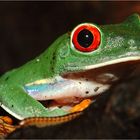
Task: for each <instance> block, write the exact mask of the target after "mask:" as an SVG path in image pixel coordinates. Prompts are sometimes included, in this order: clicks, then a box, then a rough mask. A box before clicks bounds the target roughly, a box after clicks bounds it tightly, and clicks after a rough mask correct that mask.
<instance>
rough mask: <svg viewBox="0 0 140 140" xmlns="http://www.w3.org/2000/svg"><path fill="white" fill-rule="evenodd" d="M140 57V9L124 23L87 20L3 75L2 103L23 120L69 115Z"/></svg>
mask: <svg viewBox="0 0 140 140" xmlns="http://www.w3.org/2000/svg"><path fill="white" fill-rule="evenodd" d="M139 60H140V18H139V15H137V14H134V15H132V16H130V17H128V18H127V19H126V20H125V21H124V22H122V23H120V24H111V25H101V26H100V25H96V24H93V23H82V24H79V25H78V26H76V27H75V28H74V29H73V30H72V31H71V33H66V34H64V35H62V36H61V37H59V38H58V39H57V40H56V41H55V42H54V43H53V44H52V45H51V46H50V47H49V48H48V49H47V50H46V51H45V52H44V53H42V54H41V55H40V56H38V57H36V58H35V59H34V60H31V61H30V62H28V63H26V64H24V65H23V66H21V67H19V68H16V69H14V70H11V71H9V72H7V73H5V74H4V75H3V76H1V78H0V105H1V107H2V108H3V109H5V110H6V111H7V112H9V113H10V114H11V115H13V116H14V117H16V118H17V119H19V120H23V119H25V118H28V117H53V116H63V115H67V114H70V113H71V112H75V111H79V110H78V109H77V110H76V109H75V107H77V105H78V104H82V105H84V104H85V102H84V101H87V100H90V101H94V100H95V98H96V96H98V95H99V94H101V93H102V92H104V91H105V90H107V89H108V88H109V87H110V86H111V85H112V84H113V83H114V82H115V81H117V80H119V79H120V78H121V77H123V76H124V75H125V74H127V72H128V71H129V69H130V68H131V67H130V65H131V64H134V63H138V61H139ZM83 102H84V103H83Z"/></svg>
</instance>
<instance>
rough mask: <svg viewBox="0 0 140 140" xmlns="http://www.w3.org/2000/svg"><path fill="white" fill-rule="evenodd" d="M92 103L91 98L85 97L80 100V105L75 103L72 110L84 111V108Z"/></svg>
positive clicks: (72, 111)
mask: <svg viewBox="0 0 140 140" xmlns="http://www.w3.org/2000/svg"><path fill="white" fill-rule="evenodd" d="M90 103H91V100H90V99H85V100H83V101H82V102H80V103H79V104H78V105H75V106H74V107H73V108H72V109H71V110H70V112H71V113H74V112H79V111H83V110H84V109H86V108H87V107H88V106H89V105H90Z"/></svg>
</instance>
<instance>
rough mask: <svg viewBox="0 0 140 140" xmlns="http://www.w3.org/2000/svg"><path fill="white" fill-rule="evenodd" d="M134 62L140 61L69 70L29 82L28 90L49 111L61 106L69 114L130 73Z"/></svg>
mask: <svg viewBox="0 0 140 140" xmlns="http://www.w3.org/2000/svg"><path fill="white" fill-rule="evenodd" d="M134 63H137V61H128V62H121V63H116V64H110V65H106V66H101V67H96V68H89V69H86V70H85V71H77V72H69V73H68V72H67V73H65V74H62V75H61V76H56V77H55V78H52V79H43V80H38V81H35V82H33V83H30V84H27V85H26V86H25V90H26V91H27V93H28V94H29V95H30V96H31V97H33V98H34V99H36V100H38V101H39V102H40V103H42V104H43V105H44V106H45V107H47V108H48V109H50V110H53V109H56V108H59V109H62V110H64V111H66V112H67V113H71V112H76V111H81V110H82V109H85V108H86V107H87V106H88V105H89V104H90V103H91V102H92V101H94V100H95V99H96V97H97V96H99V95H100V94H101V93H103V92H104V91H106V90H107V89H108V88H109V87H110V86H111V85H112V83H114V82H116V81H118V80H119V79H120V77H122V78H124V77H125V76H126V75H127V74H129V73H130V71H132V70H133V69H134V68H135V65H134ZM130 65H131V66H130ZM89 100H90V101H89ZM83 104H84V106H83ZM78 105H79V106H78ZM80 105H82V107H81V106H80ZM73 108H74V109H73ZM75 108H76V109H75Z"/></svg>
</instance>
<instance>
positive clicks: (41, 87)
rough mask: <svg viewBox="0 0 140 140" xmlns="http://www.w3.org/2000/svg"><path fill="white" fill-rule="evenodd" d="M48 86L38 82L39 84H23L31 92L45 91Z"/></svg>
mask: <svg viewBox="0 0 140 140" xmlns="http://www.w3.org/2000/svg"><path fill="white" fill-rule="evenodd" d="M48 87H49V85H48V84H39V85H31V86H25V87H24V88H25V90H26V91H27V92H28V93H31V92H42V91H45V90H46V89H47V88H48Z"/></svg>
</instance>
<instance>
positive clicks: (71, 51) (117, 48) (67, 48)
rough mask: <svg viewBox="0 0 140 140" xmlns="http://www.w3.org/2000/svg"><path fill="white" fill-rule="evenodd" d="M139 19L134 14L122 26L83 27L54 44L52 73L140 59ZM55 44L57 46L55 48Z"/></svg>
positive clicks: (83, 25)
mask: <svg viewBox="0 0 140 140" xmlns="http://www.w3.org/2000/svg"><path fill="white" fill-rule="evenodd" d="M139 37H140V18H139V16H138V15H137V14H134V15H132V16H130V17H128V19H127V20H126V21H124V22H123V23H121V24H113V25H104V26H97V25H95V24H90V23H84V24H80V25H78V26H77V27H76V28H74V30H73V31H72V32H71V33H70V34H69V33H68V34H65V35H63V36H62V37H60V38H59V39H58V40H59V41H56V42H55V43H54V46H55V47H52V48H51V49H53V56H52V57H53V60H54V61H53V66H52V67H53V70H54V73H56V74H58V75H65V74H67V73H69V72H74V73H75V72H76V71H77V72H79V71H85V70H91V69H95V68H98V69H99V68H100V69H101V67H105V66H109V65H114V64H117V63H122V62H130V61H135V60H139V59H140V39H139ZM56 44H57V45H56Z"/></svg>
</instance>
